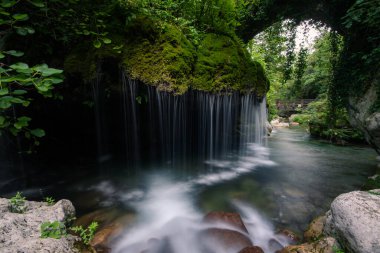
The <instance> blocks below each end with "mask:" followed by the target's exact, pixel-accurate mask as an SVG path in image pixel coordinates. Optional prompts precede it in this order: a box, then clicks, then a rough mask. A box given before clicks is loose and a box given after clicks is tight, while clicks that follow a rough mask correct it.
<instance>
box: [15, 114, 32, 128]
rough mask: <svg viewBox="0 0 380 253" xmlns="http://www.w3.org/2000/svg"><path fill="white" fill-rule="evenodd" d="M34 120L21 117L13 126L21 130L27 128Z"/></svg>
mask: <svg viewBox="0 0 380 253" xmlns="http://www.w3.org/2000/svg"><path fill="white" fill-rule="evenodd" d="M31 120H32V119H31V118H29V117H25V116H23V117H20V118H18V119H17V122H16V123H14V124H13V126H14V127H15V128H16V129H19V130H20V129H21V128H23V127H26V126H28V125H29V121H31Z"/></svg>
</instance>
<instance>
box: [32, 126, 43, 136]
mask: <svg viewBox="0 0 380 253" xmlns="http://www.w3.org/2000/svg"><path fill="white" fill-rule="evenodd" d="M30 133H31V134H32V135H34V136H36V137H39V138H41V137H44V136H45V131H44V130H43V129H40V128H36V129H33V130H31V131H30Z"/></svg>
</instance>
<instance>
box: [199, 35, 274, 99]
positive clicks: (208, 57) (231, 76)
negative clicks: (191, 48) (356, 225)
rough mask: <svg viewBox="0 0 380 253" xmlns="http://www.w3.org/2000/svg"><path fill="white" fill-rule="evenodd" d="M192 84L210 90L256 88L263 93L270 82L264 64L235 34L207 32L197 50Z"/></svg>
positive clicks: (222, 90) (260, 93)
mask: <svg viewBox="0 0 380 253" xmlns="http://www.w3.org/2000/svg"><path fill="white" fill-rule="evenodd" d="M197 55H198V61H197V63H196V65H195V71H194V77H193V84H192V85H193V87H194V88H195V89H198V90H205V91H210V92H230V91H242V92H256V93H257V94H258V95H264V94H265V92H267V90H268V89H269V82H268V80H267V78H266V76H265V74H264V70H263V68H262V66H261V65H260V64H259V63H257V62H255V61H253V60H251V58H250V56H249V55H248V52H247V51H246V50H245V49H244V48H243V47H242V45H241V44H240V43H239V42H238V41H237V40H236V39H233V38H230V37H228V36H224V35H218V34H207V35H206V36H205V37H204V39H203V40H202V42H201V44H200V46H199V49H198V51H197Z"/></svg>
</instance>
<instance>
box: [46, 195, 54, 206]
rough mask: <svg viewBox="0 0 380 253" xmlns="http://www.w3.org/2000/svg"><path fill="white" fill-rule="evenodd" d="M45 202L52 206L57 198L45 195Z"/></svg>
mask: <svg viewBox="0 0 380 253" xmlns="http://www.w3.org/2000/svg"><path fill="white" fill-rule="evenodd" d="M44 202H46V203H47V204H48V206H52V205H54V204H55V199H53V198H52V197H45V198H44Z"/></svg>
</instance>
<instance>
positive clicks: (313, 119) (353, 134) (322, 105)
mask: <svg viewBox="0 0 380 253" xmlns="http://www.w3.org/2000/svg"><path fill="white" fill-rule="evenodd" d="M328 106H329V105H328V101H327V98H326V96H324V97H322V98H321V99H319V100H317V101H315V102H313V103H310V104H309V105H308V107H307V109H306V113H307V114H309V115H310V121H309V129H310V133H311V134H312V135H314V136H317V137H321V138H324V139H327V140H330V141H332V142H342V141H346V142H362V141H363V140H364V137H363V134H362V133H360V132H359V131H358V130H356V129H353V128H352V127H351V126H350V124H349V122H348V113H347V110H346V109H345V108H339V109H337V110H336V113H335V115H336V118H335V119H334V121H335V124H334V126H331V125H330V114H329V110H328Z"/></svg>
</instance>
